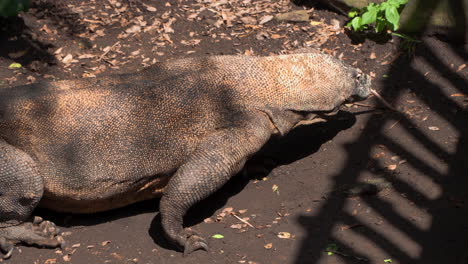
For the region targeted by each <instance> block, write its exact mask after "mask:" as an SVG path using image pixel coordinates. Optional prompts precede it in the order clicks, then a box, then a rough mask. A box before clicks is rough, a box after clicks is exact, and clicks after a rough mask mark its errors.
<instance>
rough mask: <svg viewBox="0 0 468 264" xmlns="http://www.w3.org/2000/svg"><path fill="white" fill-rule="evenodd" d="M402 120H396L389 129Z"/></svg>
mask: <svg viewBox="0 0 468 264" xmlns="http://www.w3.org/2000/svg"><path fill="white" fill-rule="evenodd" d="M400 121H401V118H400V119H398V120H397V121H395V123H393V124H392V125H391V126H390V127H389V128H387V130H390V129H392V128H393V127H394V126H396V124H398V123H400Z"/></svg>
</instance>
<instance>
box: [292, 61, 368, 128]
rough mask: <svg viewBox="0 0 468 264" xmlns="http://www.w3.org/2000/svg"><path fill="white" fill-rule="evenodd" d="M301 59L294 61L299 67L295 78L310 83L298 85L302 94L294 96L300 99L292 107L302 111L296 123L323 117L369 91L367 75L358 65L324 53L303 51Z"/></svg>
mask: <svg viewBox="0 0 468 264" xmlns="http://www.w3.org/2000/svg"><path fill="white" fill-rule="evenodd" d="M300 58H301V57H300ZM301 59H302V60H298V61H297V62H298V63H297V64H299V65H297V64H296V67H299V68H302V69H303V70H302V71H301V72H300V71H297V72H300V73H301V76H300V77H299V76H298V78H303V80H312V82H311V83H312V85H308V82H307V81H305V82H302V83H303V84H306V85H302V87H300V89H301V90H302V91H301V93H302V95H301V96H297V97H295V98H300V99H299V100H301V101H302V102H301V103H299V104H298V103H295V105H296V106H297V105H299V106H300V107H299V108H298V109H294V108H292V109H294V110H299V111H300V112H302V113H305V114H304V119H303V120H301V121H300V122H299V123H298V124H296V126H297V125H303V124H310V123H315V122H321V121H325V120H327V119H328V118H329V117H331V116H333V115H335V114H336V113H337V112H338V109H339V107H340V106H341V105H342V104H343V103H352V102H356V101H361V100H365V99H367V97H368V96H369V95H370V94H371V84H372V82H371V77H370V76H369V75H368V74H365V73H363V72H362V71H361V70H360V69H358V68H355V67H352V66H350V65H347V64H344V63H343V62H341V61H339V60H338V59H336V58H334V57H332V56H329V55H325V54H314V55H308V56H304V55H303V57H302V58H301ZM296 91H297V90H296ZM296 100H297V99H296ZM292 101H294V100H292Z"/></svg>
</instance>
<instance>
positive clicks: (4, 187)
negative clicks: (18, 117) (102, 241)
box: [0, 139, 63, 258]
mask: <svg viewBox="0 0 468 264" xmlns="http://www.w3.org/2000/svg"><path fill="white" fill-rule="evenodd" d="M43 188H44V187H43V182H42V177H41V176H40V174H39V172H38V170H37V169H36V164H35V162H34V160H33V159H32V158H31V157H30V156H29V155H28V154H26V153H24V152H23V151H21V150H20V149H17V148H15V147H14V146H12V145H10V144H8V143H7V142H5V141H4V140H2V139H0V251H1V252H3V253H4V254H5V255H4V256H3V258H9V257H10V256H11V254H12V252H13V245H14V244H16V243H26V244H30V245H38V246H45V247H58V246H60V245H62V243H63V239H62V237H60V236H58V229H57V228H56V226H55V225H54V224H53V223H52V222H49V221H43V220H42V219H41V218H39V217H36V218H35V219H34V220H33V222H32V223H31V222H26V221H28V220H30V219H31V213H32V211H33V210H34V208H35V207H36V205H37V204H38V203H39V201H40V199H41V198H42V193H43ZM31 220H32V219H31Z"/></svg>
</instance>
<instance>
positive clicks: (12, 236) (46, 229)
mask: <svg viewBox="0 0 468 264" xmlns="http://www.w3.org/2000/svg"><path fill="white" fill-rule="evenodd" d="M59 234H60V230H59V229H58V228H57V227H56V226H55V224H54V223H52V222H50V221H44V220H43V219H42V218H40V217H34V220H33V222H32V223H29V222H27V223H22V224H20V225H16V226H9V227H3V228H0V251H2V253H4V254H5V255H4V256H3V258H4V259H7V258H9V257H11V255H12V253H13V249H14V245H15V244H18V243H25V244H27V245H35V246H40V247H49V248H56V247H62V248H63V247H64V245H65V241H64V240H63V238H62V236H60V235H59Z"/></svg>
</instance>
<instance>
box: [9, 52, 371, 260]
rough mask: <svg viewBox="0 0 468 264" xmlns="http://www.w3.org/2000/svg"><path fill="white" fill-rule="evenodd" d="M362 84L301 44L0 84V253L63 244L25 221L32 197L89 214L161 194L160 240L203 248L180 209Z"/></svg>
mask: <svg viewBox="0 0 468 264" xmlns="http://www.w3.org/2000/svg"><path fill="white" fill-rule="evenodd" d="M369 88H370V79H369V77H368V76H367V75H365V74H362V73H361V72H360V71H359V70H358V69H355V68H352V67H350V66H347V65H345V64H343V63H342V62H341V61H339V60H337V59H335V58H332V57H331V56H327V55H323V54H319V53H311V54H296V55H281V56H271V57H247V56H212V57H201V58H187V59H179V60H173V61H168V62H164V63H160V64H157V65H154V66H152V67H150V68H148V69H146V70H143V71H140V72H138V73H135V74H123V75H114V76H109V77H101V78H91V79H81V80H69V81H58V82H51V83H41V84H32V85H26V86H20V87H14V88H8V89H3V90H0V182H1V184H0V250H2V251H4V252H7V255H8V254H11V252H12V251H11V246H12V245H13V244H14V243H16V242H18V241H20V242H26V243H29V244H37V245H43V246H50V247H54V246H57V245H59V244H61V241H62V240H61V238H60V236H57V232H52V231H50V232H48V231H47V232H45V237H44V234H43V233H41V235H40V234H38V231H37V228H36V229H34V228H33V229H30V228H29V227H30V226H29V225H26V224H27V220H28V218H29V217H30V216H31V214H32V211H33V210H34V208H35V207H36V206H37V205H38V204H39V203H40V204H41V205H42V206H45V207H48V208H51V209H54V210H57V211H67V212H73V213H83V212H85V213H89V212H97V211H103V210H109V209H112V208H116V207H121V206H124V205H127V204H130V203H133V202H136V201H140V200H144V199H149V198H152V197H155V196H158V195H161V193H163V194H162V199H161V204H160V211H161V217H162V225H163V230H164V233H165V235H166V237H167V238H168V239H169V240H170V241H172V242H173V243H175V244H176V245H179V246H180V247H182V248H184V252H185V253H190V252H191V251H193V250H196V249H198V248H207V245H206V242H205V241H204V240H203V239H202V238H201V237H199V236H197V235H195V234H193V233H192V232H190V231H189V230H187V229H183V228H182V216H183V215H184V214H185V212H186V211H187V210H188V208H190V207H191V206H192V205H193V204H195V203H196V202H198V201H200V200H202V199H204V198H205V197H207V196H208V195H209V194H211V193H213V192H214V191H216V190H217V189H218V188H220V187H221V186H222V185H223V184H224V183H225V182H226V181H227V180H228V179H229V178H230V177H231V176H232V175H234V174H236V173H237V172H238V171H239V170H240V169H241V168H242V166H243V164H244V163H245V161H246V160H247V159H248V158H249V157H250V156H251V155H253V154H254V153H255V152H256V151H258V150H259V149H260V148H261V147H262V146H263V145H264V144H265V142H266V141H267V140H268V139H269V138H270V136H271V135H273V134H280V135H284V134H286V133H288V132H289V131H290V130H291V129H292V128H293V127H294V126H295V125H296V124H298V123H299V122H301V121H303V120H304V119H310V118H313V116H315V114H318V113H320V112H323V111H331V110H333V109H335V108H336V107H338V106H339V105H340V104H341V103H342V102H344V101H345V100H350V99H351V98H360V99H363V98H365V97H367V95H368V94H369ZM5 186H7V187H5ZM163 190H164V191H163ZM34 224H37V225H40V226H41V228H45V227H44V226H46V227H47V228H48V229H47V230H49V229H51V230H55V229H54V228H55V227H54V226H53V224H52V223H51V222H48V221H42V220H41V221H36V222H35V223H34ZM51 226H52V227H54V228H51ZM15 232H16V233H15ZM18 233H21V234H22V235H21V236H19V235H14V234H18ZM12 234H13V235H12ZM2 241H3V242H2Z"/></svg>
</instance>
